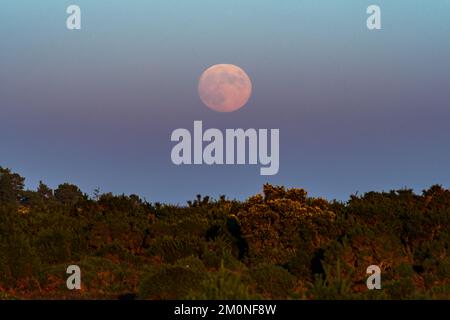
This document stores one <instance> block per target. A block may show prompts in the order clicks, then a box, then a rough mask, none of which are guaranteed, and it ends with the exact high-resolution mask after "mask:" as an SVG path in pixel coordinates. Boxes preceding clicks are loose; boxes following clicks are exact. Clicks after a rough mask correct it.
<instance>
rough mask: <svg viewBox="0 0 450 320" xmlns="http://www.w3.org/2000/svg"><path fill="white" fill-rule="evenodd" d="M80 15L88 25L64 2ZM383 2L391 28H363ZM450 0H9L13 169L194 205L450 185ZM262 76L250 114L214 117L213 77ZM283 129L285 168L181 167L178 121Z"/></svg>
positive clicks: (7, 95)
mask: <svg viewBox="0 0 450 320" xmlns="http://www.w3.org/2000/svg"><path fill="white" fill-rule="evenodd" d="M71 4H76V5H78V6H80V8H81V17H82V22H81V30H68V29H67V28H66V18H67V16H68V15H67V14H66V8H67V7H68V6H69V5H71ZM371 4H377V5H379V6H380V8H381V19H382V29H381V30H375V31H370V30H368V29H367V27H366V19H367V17H368V15H367V14H366V8H367V7H368V6H369V5H371ZM449 39H450V1H449V0H434V1H420V0H409V1H406V0H405V1H388V0H379V1H365V0H354V1H350V0H349V1H345V2H344V1H333V0H328V1H317V0H285V1H277V0H246V1H242V0H227V1H218V0H216V1H211V0H197V1H183V0H179V1H175V0H153V1H150V0H149V1H139V0H135V1H124V0H122V1H119V0H95V1H92V0H89V1H88V0H72V1H61V0H54V1H50V0H47V1H39V2H37V1H32V0H2V2H1V4H0V166H3V167H8V168H11V169H12V170H13V171H15V172H18V173H20V174H21V175H22V176H24V177H26V186H27V187H28V188H36V186H37V185H38V182H39V180H42V181H44V182H45V183H47V184H48V185H49V186H51V187H53V188H55V187H57V186H58V184H60V183H64V182H70V183H74V184H76V185H78V186H79V187H80V188H81V189H82V190H83V191H84V192H86V193H88V194H92V192H93V190H94V189H96V188H99V189H100V190H101V192H113V193H116V194H122V193H125V194H132V193H134V194H138V195H140V196H142V197H143V198H145V199H146V200H147V201H150V202H156V201H159V202H170V203H174V204H184V203H185V202H186V200H189V199H192V198H194V197H195V195H196V194H198V193H200V194H203V195H210V196H212V197H215V198H217V197H219V196H220V195H222V194H224V195H226V196H228V197H229V198H236V199H245V198H247V197H248V196H250V195H253V194H255V193H258V192H260V191H261V189H262V185H263V184H264V183H266V182H268V183H272V184H277V185H284V186H286V187H299V188H305V189H306V190H307V191H308V192H309V195H311V196H317V197H319V196H320V197H325V198H327V199H338V200H342V201H345V200H347V199H348V198H349V196H350V194H355V193H359V194H362V193H364V192H368V191H383V190H385V191H388V190H391V189H399V188H405V187H408V188H413V189H414V190H416V191H417V192H421V191H422V190H423V189H425V188H428V187H429V186H431V185H433V184H442V185H443V186H444V187H447V188H448V187H450V169H449V163H450V125H449V124H448V123H449V120H450V41H449ZM219 63H230V64H235V65H237V66H239V67H241V68H242V69H244V70H245V71H246V72H247V74H248V75H249V77H250V78H251V80H252V85H253V92H252V96H251V98H250V100H249V102H248V103H247V105H246V106H245V107H243V108H242V109H240V110H238V111H236V112H231V113H219V112H215V111H213V110H210V109H208V108H207V107H205V105H204V104H203V103H202V102H201V100H200V98H199V96H198V93H197V86H198V80H199V77H200V75H201V74H202V72H203V71H204V70H205V69H206V68H208V67H210V66H211V65H214V64H219ZM194 120H202V121H203V126H204V127H205V128H219V129H221V130H225V129H226V128H230V129H234V128H244V129H246V128H256V129H258V128H265V129H272V128H277V129H279V130H280V169H279V172H278V174H277V175H274V176H261V175H260V174H259V166H254V165H246V166H245V165H241V166H237V165H236V166H232V165H231V166H207V165H201V166H198V165H197V166H193V165H192V166H186V165H185V166H176V165H174V164H173V163H172V161H171V157H170V154H171V149H172V147H173V146H174V143H173V142H171V141H170V135H171V133H172V131H173V130H175V129H177V128H187V129H189V130H191V131H192V130H193V122H194Z"/></svg>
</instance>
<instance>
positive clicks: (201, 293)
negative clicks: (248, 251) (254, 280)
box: [187, 264, 260, 300]
mask: <svg viewBox="0 0 450 320" xmlns="http://www.w3.org/2000/svg"><path fill="white" fill-rule="evenodd" d="M187 298H188V299H194V300H249V299H258V298H260V297H259V296H258V295H257V294H254V293H250V291H249V289H248V286H247V285H246V284H245V281H243V279H242V276H241V275H240V274H239V273H238V272H233V271H230V270H227V269H226V268H225V267H224V265H223V264H222V265H221V267H220V269H219V271H218V272H215V273H209V274H208V277H207V278H206V279H205V280H204V281H203V282H202V283H201V286H200V287H198V288H195V289H191V291H190V294H189V295H188V297H187Z"/></svg>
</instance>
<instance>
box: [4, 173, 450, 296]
mask: <svg viewBox="0 0 450 320" xmlns="http://www.w3.org/2000/svg"><path fill="white" fill-rule="evenodd" d="M449 245H450V191H449V190H445V189H443V188H442V187H440V186H433V187H431V188H430V189H428V190H426V191H424V192H423V193H422V194H421V195H416V194H415V193H414V192H413V191H411V190H398V191H391V192H386V193H378V192H370V193H367V194H365V195H362V196H351V198H350V200H349V201H348V202H346V203H340V202H328V201H326V200H323V199H317V198H310V197H308V196H307V194H306V192H305V191H304V190H302V189H289V190H285V188H283V187H275V186H271V185H268V184H267V185H265V186H264V190H263V193H262V194H258V195H255V196H253V197H251V198H249V199H248V200H246V201H245V202H239V201H233V200H228V199H226V198H225V197H221V198H220V199H218V200H212V199H210V198H209V197H201V196H197V199H195V200H194V201H189V202H188V203H187V205H186V206H172V205H164V204H159V203H148V202H146V201H143V200H142V199H141V198H139V197H138V196H136V195H130V196H125V195H121V196H116V195H112V194H100V193H99V192H96V193H95V195H94V196H92V197H88V196H87V195H85V194H83V193H82V192H81V191H80V190H79V188H78V187H77V186H74V185H71V184H62V185H60V186H59V187H58V188H57V189H56V190H51V189H50V188H48V187H47V186H46V185H45V184H43V183H41V184H40V185H39V187H38V189H37V190H36V191H30V190H24V178H22V177H21V176H19V175H18V174H15V173H12V172H11V171H10V170H8V169H4V168H1V167H0V298H4V299H14V298H83V299H84V298H95V299H103V298H112V299H116V298H119V297H121V296H122V297H136V298H143V299H179V298H180V299H181V298H187V299H259V298H261V299H335V298H339V299H413V298H414V299H415V298H419V299H421V298H424V299H437V298H441V299H442V298H443V299H449V298H450V255H449V254H448V249H449ZM70 264H76V265H79V266H80V268H81V270H82V289H81V290H79V291H77V290H73V291H69V290H68V289H67V288H66V284H65V281H66V277H67V275H66V273H65V272H66V268H67V266H68V265H70ZM372 264H375V265H378V266H380V268H381V270H382V289H381V290H370V291H369V290H368V289H367V287H366V279H367V277H368V275H367V274H366V268H367V267H368V266H369V265H372Z"/></svg>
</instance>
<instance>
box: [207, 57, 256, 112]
mask: <svg viewBox="0 0 450 320" xmlns="http://www.w3.org/2000/svg"><path fill="white" fill-rule="evenodd" d="M251 93H252V82H251V81H250V78H249V76H248V75H247V74H246V73H245V71H244V70H242V69H241V68H239V67H238V66H235V65H233V64H216V65H214V66H212V67H209V68H208V69H206V70H205V71H204V72H203V74H202V75H201V77H200V81H199V84H198V94H199V96H200V99H201V100H202V101H203V103H204V104H205V105H206V106H207V107H209V108H211V109H212V110H215V111H218V112H233V111H236V110H238V109H240V108H242V107H243V106H244V105H245V104H246V103H247V101H248V99H249V98H250V95H251Z"/></svg>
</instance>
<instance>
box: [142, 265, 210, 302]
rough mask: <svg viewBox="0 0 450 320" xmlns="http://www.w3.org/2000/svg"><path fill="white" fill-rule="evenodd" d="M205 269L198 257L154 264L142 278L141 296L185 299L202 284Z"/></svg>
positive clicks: (145, 297)
mask: <svg viewBox="0 0 450 320" xmlns="http://www.w3.org/2000/svg"><path fill="white" fill-rule="evenodd" d="M205 271H206V269H205V268H204V266H203V263H202V262H201V261H200V260H199V259H198V258H187V259H183V260H180V261H178V262H177V263H175V264H163V265H158V266H152V267H150V268H149V270H148V271H147V273H146V274H145V275H144V276H143V278H142V281H141V283H140V287H139V296H140V297H141V298H144V299H183V298H185V297H186V296H187V295H188V293H189V292H190V291H191V290H195V289H196V288H198V287H199V286H200V283H201V282H202V280H203V279H204V277H205Z"/></svg>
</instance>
